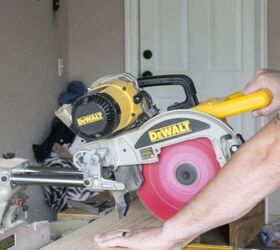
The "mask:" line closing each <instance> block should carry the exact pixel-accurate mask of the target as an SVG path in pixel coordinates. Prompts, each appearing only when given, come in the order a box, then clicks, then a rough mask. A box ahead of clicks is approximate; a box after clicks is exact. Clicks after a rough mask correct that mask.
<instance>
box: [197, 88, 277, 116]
mask: <svg viewBox="0 0 280 250" xmlns="http://www.w3.org/2000/svg"><path fill="white" fill-rule="evenodd" d="M272 98H273V97H272V93H271V92H270V90H269V89H262V90H260V91H257V92H254V93H251V94H249V95H244V94H243V93H242V92H237V93H234V94H232V95H229V96H227V97H225V98H219V99H212V100H209V101H207V102H203V103H200V104H199V105H198V106H196V107H194V108H192V109H193V110H197V111H200V112H204V113H207V114H210V115H213V116H215V117H218V118H226V117H229V116H233V115H237V114H240V113H244V112H248V111H252V110H258V109H262V108H264V107H266V106H268V105H269V104H270V103H271V101H272Z"/></svg>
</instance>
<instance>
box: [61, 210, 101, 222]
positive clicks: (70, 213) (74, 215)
mask: <svg viewBox="0 0 280 250" xmlns="http://www.w3.org/2000/svg"><path fill="white" fill-rule="evenodd" d="M98 217H99V215H96V214H92V213H90V212H87V211H84V210H81V209H78V208H67V209H66V210H64V211H63V212H60V213H58V214H57V220H58V221H65V220H94V219H96V218H98Z"/></svg>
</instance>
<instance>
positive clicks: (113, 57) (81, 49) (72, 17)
mask: <svg viewBox="0 0 280 250" xmlns="http://www.w3.org/2000/svg"><path fill="white" fill-rule="evenodd" d="M123 71H124V2H123V0H106V1H104V0H79V1H76V0H69V78H70V79H72V80H74V79H79V80H82V81H84V82H85V83H86V84H87V85H89V84H91V83H92V82H94V81H95V80H96V79H98V78H99V77H102V76H104V75H108V74H115V73H121V72H123Z"/></svg>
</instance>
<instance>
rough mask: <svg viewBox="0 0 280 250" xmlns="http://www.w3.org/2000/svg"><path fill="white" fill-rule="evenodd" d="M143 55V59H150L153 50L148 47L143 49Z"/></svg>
mask: <svg viewBox="0 0 280 250" xmlns="http://www.w3.org/2000/svg"><path fill="white" fill-rule="evenodd" d="M143 57H144V58H145V59H151V58H152V57H153V52H152V51H150V50H149V49H146V50H144V52H143Z"/></svg>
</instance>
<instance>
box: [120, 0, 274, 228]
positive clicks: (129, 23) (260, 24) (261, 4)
mask: <svg viewBox="0 0 280 250" xmlns="http://www.w3.org/2000/svg"><path fill="white" fill-rule="evenodd" d="M140 1H141V0H124V19H125V20H124V31H125V33H124V36H125V39H124V41H125V71H126V72H129V73H131V74H133V75H134V76H139V75H140V56H141V55H140V53H141V52H140V20H139V18H140ZM255 1H256V11H255V20H256V25H255V28H256V32H255V34H257V35H256V38H255V39H256V41H257V46H256V51H255V54H256V70H257V69H258V68H267V66H268V52H267V50H268V48H267V40H268V34H267V31H268V27H267V26H268V7H267V0H255ZM266 122H267V119H266V118H261V119H260V120H259V121H258V124H257V127H258V128H261V127H263V126H264V125H265V123H266ZM268 202H269V200H268V198H266V199H265V223H266V224H268V223H269V203H268Z"/></svg>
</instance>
